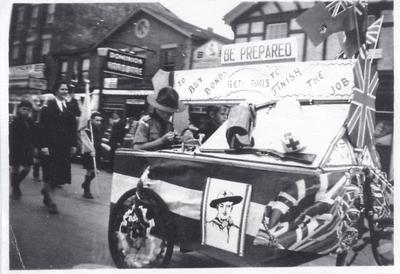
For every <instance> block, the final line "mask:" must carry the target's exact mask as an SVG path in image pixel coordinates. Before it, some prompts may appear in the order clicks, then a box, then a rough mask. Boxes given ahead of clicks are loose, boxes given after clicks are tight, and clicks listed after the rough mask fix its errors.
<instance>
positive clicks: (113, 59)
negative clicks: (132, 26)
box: [104, 49, 145, 79]
mask: <svg viewBox="0 0 400 274" xmlns="http://www.w3.org/2000/svg"><path fill="white" fill-rule="evenodd" d="M144 63H145V59H144V58H142V57H138V56H135V55H132V54H129V53H125V52H119V51H117V50H112V49H109V50H108V53H107V61H106V66H105V69H104V72H106V73H110V74H113V75H119V76H124V77H130V78H139V79H142V78H143V75H144Z"/></svg>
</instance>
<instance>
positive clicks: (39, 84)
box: [29, 78, 47, 90]
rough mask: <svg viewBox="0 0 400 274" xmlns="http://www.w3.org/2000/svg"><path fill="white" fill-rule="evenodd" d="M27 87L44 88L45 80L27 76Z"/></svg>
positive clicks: (45, 86) (45, 85)
mask: <svg viewBox="0 0 400 274" xmlns="http://www.w3.org/2000/svg"><path fill="white" fill-rule="evenodd" d="M29 87H30V88H34V89H40V90H46V89H47V81H46V80H44V79H36V78H29Z"/></svg>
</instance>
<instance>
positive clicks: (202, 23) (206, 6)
mask: <svg viewBox="0 0 400 274" xmlns="http://www.w3.org/2000/svg"><path fill="white" fill-rule="evenodd" d="M242 1H243V0H197V1H195V0H190V1H188V0H186V1H184V0H159V2H160V3H161V4H163V5H164V6H165V7H166V8H168V9H169V10H171V11H172V12H173V13H175V14H176V15H177V16H178V17H180V18H181V19H182V20H183V21H186V22H188V23H191V24H193V25H196V26H199V27H201V28H207V27H211V28H213V30H214V32H215V33H218V34H221V35H223V36H225V37H227V38H230V39H233V32H232V30H231V28H230V27H229V26H228V25H225V22H224V20H222V18H223V17H224V15H225V14H227V13H228V12H229V11H231V10H232V9H233V8H234V7H236V6H237V5H238V4H239V3H240V2H242Z"/></svg>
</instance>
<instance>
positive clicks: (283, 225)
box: [109, 1, 393, 268]
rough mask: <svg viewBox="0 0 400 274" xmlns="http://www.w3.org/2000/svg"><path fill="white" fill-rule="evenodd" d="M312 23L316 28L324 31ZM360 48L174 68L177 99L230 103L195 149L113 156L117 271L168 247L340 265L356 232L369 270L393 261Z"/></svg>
mask: <svg viewBox="0 0 400 274" xmlns="http://www.w3.org/2000/svg"><path fill="white" fill-rule="evenodd" d="M334 2H340V3H342V2H343V1H334ZM323 6H324V8H325V9H326V10H327V11H330V10H331V8H332V7H333V6H331V7H329V6H327V7H325V5H323ZM316 7H317V8H319V9H320V8H321V6H320V5H319V6H318V4H317V5H316ZM334 7H336V6H334ZM342 9H343V11H341V12H340V9H339V8H338V10H336V8H335V12H334V13H333V14H332V13H330V14H331V15H330V16H331V17H330V19H329V20H333V19H334V18H335V16H336V17H338V16H342V17H343V12H346V11H347V9H349V10H351V12H354V14H356V13H355V5H354V4H351V3H348V4H346V5H344V8H342ZM335 13H336V14H335ZM332 18H333V19H332ZM298 20H299V21H300V22H301V20H302V19H300V18H298ZM321 24H322V25H321V26H320V27H319V32H320V33H322V34H324V35H325V33H327V34H329V33H332V32H334V31H331V32H329V30H330V21H327V22H326V23H325V22H322V23H321ZM336 25H337V24H336ZM336 25H335V26H336ZM303 28H304V27H303ZM360 32H361V31H360ZM376 36H377V37H378V36H379V31H378V32H377V33H376ZM280 42H281V41H280ZM272 44H273V43H272ZM365 45H366V44H365ZM271 48H272V47H271ZM253 49H254V47H253ZM287 49H288V46H287V45H286V44H284V46H282V56H284V55H285V52H286V53H287V55H291V54H290V52H289V50H287ZM260 50H262V51H263V52H267V49H266V48H263V49H261V48H258V56H260V54H259V52H260ZM285 50H286V51H285ZM364 50H366V47H363V46H362V45H360V47H359V51H357V52H356V53H355V55H354V56H353V55H349V54H350V53H351V52H349V51H348V50H347V51H345V52H344V53H342V56H343V55H346V54H347V56H352V57H354V58H347V59H341V60H329V61H316V62H267V63H259V64H252V65H229V66H224V67H220V68H213V69H201V70H187V71H176V72H175V73H174V88H175V89H176V90H177V91H178V93H179V96H180V98H181V99H182V100H183V102H185V103H186V104H192V103H196V102H208V103H210V102H214V103H218V102H227V101H229V102H235V103H236V105H235V106H234V107H232V109H231V112H230V115H229V118H228V120H227V121H226V122H225V123H224V124H223V125H221V126H220V128H219V129H218V130H217V131H216V132H215V133H214V134H213V135H212V136H211V138H209V139H208V140H207V141H206V142H205V143H204V144H201V145H200V146H193V145H187V144H184V143H183V144H180V145H178V146H175V147H174V148H172V149H169V150H161V151H156V152H151V151H139V150H130V149H121V150H118V151H117V154H116V159H115V166H114V174H113V180H112V192H111V212H110V221H109V245H110V251H111V254H112V257H113V260H114V262H115V264H116V265H117V267H121V268H142V267H165V266H167V265H168V262H169V260H170V258H171V256H172V252H173V247H174V246H179V247H180V250H181V251H198V252H201V253H204V254H207V255H210V256H212V257H213V258H215V259H219V260H222V261H225V262H227V263H229V264H232V265H238V266H270V265H295V264H296V262H295V260H292V262H291V263H292V264H289V263H288V258H294V257H293V256H291V254H293V252H301V254H304V255H303V256H312V255H311V254H315V256H320V255H326V254H336V255H337V260H336V264H337V265H345V264H348V263H349V262H350V261H351V258H350V257H349V256H346V255H347V254H348V252H349V251H351V252H352V253H353V254H354V252H356V251H355V250H356V249H355V248H354V247H355V246H357V243H358V242H359V241H360V239H361V238H362V237H363V234H365V233H366V232H369V233H370V243H371V246H372V251H373V254H374V258H375V259H376V262H377V264H379V265H390V264H393V238H392V237H393V218H392V214H393V212H392V211H393V205H392V203H393V182H389V181H388V180H387V178H386V174H384V173H383V172H382V171H381V167H380V161H379V157H378V155H377V153H376V151H375V148H374V144H373V131H374V122H375V121H374V117H375V95H376V92H377V87H378V77H377V73H376V71H375V70H374V66H373V59H372V58H369V57H368V55H367V53H366V52H363V51H364ZM277 52H279V46H277V47H276V48H275V55H276V56H278V55H277ZM246 54H247V52H246ZM232 56H233V55H232ZM248 56H256V55H251V54H250V55H248ZM269 56H273V54H272V53H271V54H269ZM278 57H279V56H278ZM289 57H290V56H289ZM278 59H279V58H278ZM289 59H290V58H289ZM289 61H290V60H289ZM177 120H179V119H177ZM364 220H366V222H365V221H364ZM366 223H367V224H368V225H366ZM285 260H286V261H285ZM283 261H285V262H284V263H283Z"/></svg>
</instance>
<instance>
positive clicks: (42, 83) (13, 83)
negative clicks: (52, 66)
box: [9, 78, 47, 90]
mask: <svg viewBox="0 0 400 274" xmlns="http://www.w3.org/2000/svg"><path fill="white" fill-rule="evenodd" d="M9 87H10V88H31V89H39V90H46V89H47V81H46V80H45V79H37V78H26V79H15V78H14V79H10V81H9Z"/></svg>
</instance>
